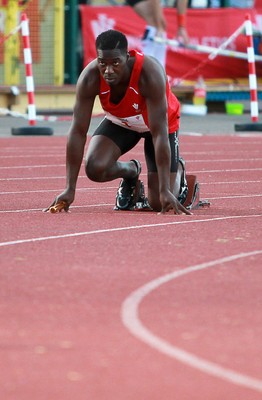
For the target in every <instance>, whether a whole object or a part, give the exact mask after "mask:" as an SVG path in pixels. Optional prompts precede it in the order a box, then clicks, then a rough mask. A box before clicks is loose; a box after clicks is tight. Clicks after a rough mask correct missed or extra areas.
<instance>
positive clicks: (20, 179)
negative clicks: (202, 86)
mask: <svg viewBox="0 0 262 400" xmlns="http://www.w3.org/2000/svg"><path fill="white" fill-rule="evenodd" d="M250 171H253V172H254V171H262V168H244V169H241V168H239V169H237V168H236V169H205V170H191V171H187V173H188V174H208V173H221V172H222V173H225V172H250ZM145 175H146V173H142V174H140V176H145ZM78 178H86V179H87V177H86V175H79V177H78ZM46 179H65V175H62V176H29V177H13V178H0V181H6V182H8V181H24V180H46Z"/></svg>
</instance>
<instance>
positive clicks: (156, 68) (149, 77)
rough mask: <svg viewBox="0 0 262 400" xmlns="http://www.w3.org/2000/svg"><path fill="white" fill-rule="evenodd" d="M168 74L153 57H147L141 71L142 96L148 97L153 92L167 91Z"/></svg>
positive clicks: (140, 87) (140, 86)
mask: <svg viewBox="0 0 262 400" xmlns="http://www.w3.org/2000/svg"><path fill="white" fill-rule="evenodd" d="M166 80H167V77H166V73H165V70H164V68H163V67H162V65H161V64H160V63H159V62H158V61H157V60H156V59H155V58H153V57H149V56H145V58H144V63H143V67H142V71H141V76H140V81H139V89H140V92H141V94H142V96H145V97H148V95H150V94H152V93H153V92H154V93H155V94H156V93H157V94H160V93H161V92H163V93H165V91H166Z"/></svg>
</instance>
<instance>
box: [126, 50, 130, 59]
mask: <svg viewBox="0 0 262 400" xmlns="http://www.w3.org/2000/svg"><path fill="white" fill-rule="evenodd" d="M129 57H130V54H129V51H128V52H127V53H126V60H128V59H129Z"/></svg>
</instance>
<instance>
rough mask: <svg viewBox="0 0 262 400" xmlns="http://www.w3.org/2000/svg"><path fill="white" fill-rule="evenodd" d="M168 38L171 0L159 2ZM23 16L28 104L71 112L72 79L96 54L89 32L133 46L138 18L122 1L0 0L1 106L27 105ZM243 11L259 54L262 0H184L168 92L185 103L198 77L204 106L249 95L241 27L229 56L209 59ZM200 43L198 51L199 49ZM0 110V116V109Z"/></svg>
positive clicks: (140, 26) (261, 73) (261, 66)
mask: <svg viewBox="0 0 262 400" xmlns="http://www.w3.org/2000/svg"><path fill="white" fill-rule="evenodd" d="M162 6H163V8H164V14H165V17H166V20H167V24H168V25H167V37H168V38H169V39H170V40H171V41H172V39H173V38H174V37H175V32H176V28H177V26H176V24H177V18H176V13H177V10H176V3H175V1H174V0H163V2H162ZM22 13H26V16H27V17H28V20H29V28H30V35H29V38H30V46H31V51H32V70H33V80H34V85H35V99H36V100H35V101H36V107H37V111H38V112H39V113H49V114H50V113H66V112H70V111H69V110H71V109H72V105H73V101H74V100H73V99H74V93H75V84H76V82H77V78H78V76H79V74H80V73H81V71H82V69H83V68H84V66H85V65H86V64H87V63H88V62H90V61H91V60H92V59H93V58H94V57H95V47H94V41H95V37H96V36H97V35H98V34H99V33H100V32H102V31H104V30H106V29H110V28H113V29H119V30H121V31H123V32H124V33H125V34H126V35H127V37H128V40H129V44H130V46H131V47H132V48H137V49H139V48H140V43H141V35H142V33H143V30H144V27H145V22H144V21H143V20H142V19H141V18H140V17H139V16H138V15H137V14H135V13H134V11H133V9H132V8H131V7H129V6H128V5H126V4H125V2H124V1H122V0H90V1H83V0H82V1H77V0H20V1H19V0H0V108H2V109H8V110H13V111H18V112H25V111H26V109H27V94H26V81H25V79H26V70H25V64H24V59H23V42H22V37H21V30H20V29H18V30H17V27H19V24H20V20H21V15H22ZM247 13H249V14H250V16H251V20H252V24H253V40H254V49H255V54H256V55H257V56H258V57H261V59H262V39H261V36H262V0H253V1H252V0H237V1H236V0H235V1H234V0H190V1H189V4H188V10H187V30H188V34H189V38H190V44H191V47H192V48H177V47H175V46H172V44H169V45H168V52H167V63H166V70H167V74H168V77H169V79H170V83H171V86H172V90H173V91H174V92H175V94H176V95H177V97H178V98H179V99H180V101H181V102H182V103H184V104H191V103H192V99H193V96H194V90H195V87H196V85H197V83H198V82H199V79H200V78H201V81H202V82H204V85H205V88H206V98H205V102H206V103H207V105H208V110H209V112H211V111H212V110H216V111H225V104H226V103H227V102H231V101H233V102H243V103H245V105H246V104H247V105H246V107H248V101H249V97H250V90H249V82H248V74H249V69H248V62H247V59H243V58H242V59H241V58H239V57H238V56H237V54H238V53H239V52H240V53H245V54H246V48H247V43H246V37H245V32H244V31H243V32H241V34H240V35H238V36H237V38H236V39H235V40H234V41H232V42H231V43H229V45H228V47H227V49H228V50H230V51H231V52H232V54H231V55H230V56H225V55H222V54H221V55H218V56H217V57H215V58H214V59H212V60H211V59H209V57H208V56H209V54H210V50H209V52H208V51H203V49H204V50H205V48H207V49H208V48H217V47H219V46H220V45H221V44H222V43H223V41H224V40H226V39H227V38H228V37H230V35H232V34H233V32H234V31H235V30H236V29H237V28H239V27H240V26H241V24H242V23H243V22H244V20H245V15H246V14H247ZM201 46H202V47H203V49H202V50H201V51H199V50H198V47H201ZM255 65H256V75H257V79H258V98H259V101H260V100H261V91H262V88H261V78H262V61H261V60H260V59H258V60H257V61H256V63H255ZM0 115H1V114H0Z"/></svg>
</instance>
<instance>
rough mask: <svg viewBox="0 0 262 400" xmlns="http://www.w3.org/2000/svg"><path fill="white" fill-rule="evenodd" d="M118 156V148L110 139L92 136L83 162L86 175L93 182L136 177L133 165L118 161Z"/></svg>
mask: <svg viewBox="0 0 262 400" xmlns="http://www.w3.org/2000/svg"><path fill="white" fill-rule="evenodd" d="M120 156H121V151H120V149H119V147H118V146H117V145H116V144H115V143H114V142H113V141H112V140H111V139H109V138H108V137H106V136H103V135H97V136H93V137H92V138H91V140H90V143H89V146H88V151H87V155H86V160H85V170H86V175H87V176H88V178H89V179H91V180H92V181H95V182H108V181H112V180H114V179H117V178H124V179H130V178H134V177H136V175H137V167H136V165H135V163H134V162H132V161H130V162H123V161H118V159H119V157H120Z"/></svg>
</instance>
